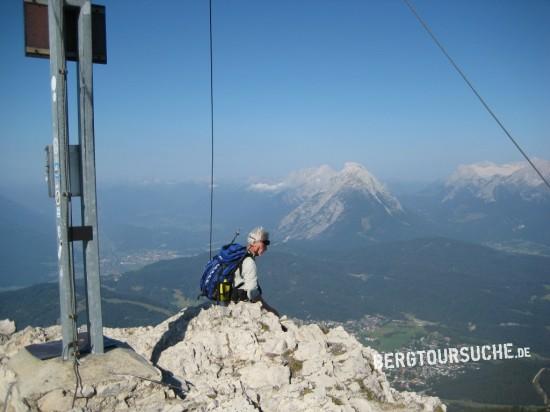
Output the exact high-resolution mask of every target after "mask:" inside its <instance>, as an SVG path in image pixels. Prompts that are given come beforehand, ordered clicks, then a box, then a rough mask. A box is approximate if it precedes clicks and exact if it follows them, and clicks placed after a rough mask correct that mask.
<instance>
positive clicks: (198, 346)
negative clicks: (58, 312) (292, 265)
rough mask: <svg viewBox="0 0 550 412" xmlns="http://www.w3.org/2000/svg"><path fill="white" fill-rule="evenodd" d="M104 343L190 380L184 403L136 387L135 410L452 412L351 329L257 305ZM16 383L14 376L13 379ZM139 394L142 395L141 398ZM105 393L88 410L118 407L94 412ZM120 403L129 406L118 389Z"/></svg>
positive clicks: (181, 318) (196, 311)
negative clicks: (394, 378) (385, 366)
mask: <svg viewBox="0 0 550 412" xmlns="http://www.w3.org/2000/svg"><path fill="white" fill-rule="evenodd" d="M29 329H30V328H29ZM40 329H41V328H36V329H30V331H35V330H40ZM57 332H59V329H57ZM26 333H27V334H29V333H31V332H29V331H27V332H26ZM40 333H42V332H40ZM40 333H39V335H40ZM105 335H107V336H109V337H112V338H115V339H119V340H123V341H125V342H127V343H128V344H129V345H130V346H132V347H133V348H134V349H135V350H136V352H137V353H139V354H140V355H142V356H144V357H145V358H146V359H148V360H150V361H152V363H153V364H156V365H157V366H158V367H159V368H161V369H162V370H163V372H164V373H163V375H164V376H165V377H166V376H167V375H168V376H170V375H172V379H174V378H175V379H176V380H179V381H180V382H182V383H183V385H182V387H183V389H184V390H185V391H186V393H185V396H184V398H183V399H179V398H176V399H174V398H175V397H174V396H173V392H172V394H171V396H170V392H169V391H167V389H166V387H163V386H161V385H158V384H154V383H152V382H142V381H140V382H133V383H132V386H133V388H131V389H132V391H131V393H130V395H131V396H133V397H134V399H133V400H132V402H133V404H132V405H133V407H131V409H132V410H170V411H172V410H173V411H176V410H182V411H183V410H193V411H238V412H241V411H242V412H245V411H257V410H262V411H266V412H267V411H286V410H292V411H319V410H323V411H372V412H375V411H388V410H395V411H438V412H441V411H445V410H446V408H445V406H444V405H442V403H441V401H440V400H439V399H438V398H434V397H426V396H420V395H417V394H416V393H412V392H398V391H396V390H394V389H393V388H391V387H390V386H389V383H388V381H387V380H386V377H385V375H384V373H383V372H381V371H378V370H377V369H376V368H375V366H374V354H375V353H376V352H375V351H374V350H373V349H371V348H368V347H367V348H366V347H363V346H362V345H361V344H360V343H359V342H358V341H357V340H356V339H355V338H353V337H352V336H350V335H349V334H348V333H347V332H345V330H344V329H343V328H341V327H338V328H334V329H322V328H320V327H319V326H317V325H316V324H309V325H304V326H297V325H296V324H295V323H294V322H293V321H291V320H288V319H285V318H283V319H281V320H280V319H279V318H277V317H276V316H274V315H273V314H271V313H269V312H266V311H264V310H262V308H261V306H260V304H259V303H258V304H250V303H239V304H230V305H229V306H228V307H223V306H212V307H209V308H207V309H205V308H203V309H201V308H190V309H187V310H184V311H182V312H180V313H178V314H176V315H175V316H173V317H171V318H169V319H167V320H166V321H164V322H162V323H161V324H159V325H157V326H156V327H145V328H125V329H107V328H106V329H105ZM41 336H42V335H41ZM48 337H50V335H48ZM18 339H20V338H17V339H11V338H10V340H9V341H8V343H7V344H6V343H5V344H4V345H2V346H1V347H0V348H2V349H0V354H2V355H1V356H4V357H6V356H8V355H6V353H7V352H6V351H5V350H4V347H8V346H9V345H11V346H9V348H10V349H9V353H13V350H14V349H15V347H16V346H17V345H16V344H15V343H14V342H16V341H17V340H18ZM10 342H11V343H10ZM6 345H7V346H6ZM1 367H2V369H1V370H0V402H1V401H2V400H1V399H4V396H5V393H6V384H5V382H8V381H9V379H6V378H4V379H2V376H6V375H7V374H9V369H8V368H7V367H6V362H4V361H2V364H1ZM132 379H134V378H132ZM14 380H16V377H13V376H11V381H14ZM134 383H136V384H138V383H139V385H141V386H139V387H138V386H137V385H134ZM84 384H86V382H84ZM146 384H148V385H149V386H145V385H146ZM109 385H114V383H112V384H109V383H105V385H104V386H106V387H105V388H103V387H102V388H101V392H102V394H103V395H105V396H106V395H108V394H109V390H110V389H109ZM120 385H121V383H120V382H119V383H118V386H116V387H120ZM73 389H74V388H73ZM70 390H71V389H68V391H69V392H68V393H70ZM139 391H141V392H143V393H142V394H140V395H142V396H138V394H137V393H136V392H139ZM99 392H100V391H99V389H98V385H95V386H94V385H91V386H89V387H88V388H87V394H88V396H89V399H88V408H89V409H88V410H114V409H118V408H119V406H120V405H119V404H117V403H114V402H113V403H111V404H109V403H106V402H104V403H103V407H102V408H99V409H94V406H92V407H90V405H96V407H97V405H98V403H97V402H96V403H93V402H94V398H96V400H97V399H99V398H100V394H99ZM61 395H63V394H61ZM61 395H60V394H59V393H57V394H56V393H52V394H48V393H47V394H43V399H42V404H40V403H38V405H48V403H47V402H48V401H49V402H57V401H59V398H60V396H61ZM63 396H65V397H66V393H65V395H63ZM63 396H61V399H63ZM117 396H118V398H123V396H122V394H121V393H120V391H118V392H117ZM48 397H51V398H53V400H50V399H49V398H48ZM107 397H108V396H107ZM115 398H116V397H115ZM118 398H116V399H118ZM148 399H149V400H150V399H153V400H156V402H157V404H156V408H155V409H147V407H152V405H153V402H149V401H148ZM140 402H142V403H140ZM143 402H144V403H143ZM116 405H119V406H116ZM126 405H128V403H127V402H126ZM143 405H145V406H143ZM111 407H112V409H110V408H111ZM163 408H164V409H163ZM15 410H17V409H15ZM37 410H40V409H37ZM44 410H55V409H44Z"/></svg>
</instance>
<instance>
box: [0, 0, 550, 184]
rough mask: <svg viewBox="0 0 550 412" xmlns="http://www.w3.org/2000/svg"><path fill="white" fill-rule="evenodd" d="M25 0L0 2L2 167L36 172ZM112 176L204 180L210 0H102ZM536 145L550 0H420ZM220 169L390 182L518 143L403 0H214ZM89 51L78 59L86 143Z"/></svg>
mask: <svg viewBox="0 0 550 412" xmlns="http://www.w3.org/2000/svg"><path fill="white" fill-rule="evenodd" d="M22 3H23V0H3V1H1V2H0V30H1V32H0V51H1V57H0V59H1V63H0V90H1V98H0V139H1V152H0V153H1V154H0V156H1V158H0V176H1V177H0V184H1V185H8V184H10V183H19V182H22V183H29V182H40V181H41V180H42V173H43V166H44V153H43V148H44V146H45V145H47V144H49V143H50V142H51V139H52V137H51V136H52V131H51V104H50V93H49V87H50V85H49V84H50V83H49V77H50V73H49V62H48V61H47V60H43V59H35V58H27V57H25V56H24V47H23V17H22V9H23V7H22ZM96 3H98V4H104V5H105V6H106V14H107V47H108V64H107V65H95V66H94V87H95V89H94V90H95V126H96V145H97V153H96V157H97V173H98V178H99V181H100V183H101V182H116V181H135V180H138V181H139V180H143V179H159V180H177V181H182V180H197V179H202V180H205V181H207V180H208V176H209V172H210V106H209V97H210V90H209V85H210V78H209V75H210V72H209V57H208V56H209V54H208V41H209V40H208V1H207V0H177V1H176V0H173V1H168V0H162V1H152V0H148V1H146V0H133V1H130V0H116V1H115V0H103V1H101V0H97V2H96ZM413 4H415V5H416V7H417V9H418V11H419V13H420V14H421V15H422V16H423V17H424V18H425V20H426V21H427V22H428V23H429V24H430V25H431V27H432V29H433V30H434V32H435V33H436V34H437V35H438V37H439V38H440V40H441V41H442V43H443V44H444V45H445V46H446V48H447V50H448V51H449V52H450V54H451V55H452V56H453V57H454V58H455V60H456V61H457V62H458V63H459V65H461V67H462V68H463V70H464V71H465V72H466V73H467V75H468V76H469V77H470V79H471V80H472V82H473V83H474V85H475V86H476V87H477V88H478V89H479V91H480V93H481V94H482V95H483V96H484V97H485V99H486V100H487V102H488V103H489V104H490V105H491V106H492V107H493V109H494V111H495V112H496V113H497V115H499V116H500V117H501V120H502V121H503V123H504V124H505V125H506V126H507V127H508V129H509V130H510V131H511V132H512V134H513V135H514V136H515V137H516V139H517V140H518V141H519V142H520V143H521V145H522V146H523V147H524V149H525V150H526V151H527V153H529V154H530V155H531V156H533V157H541V158H546V159H550V24H549V22H550V2H549V1H547V0H475V1H474V0H453V1H451V0H445V1H443V0H438V1H436V0H413ZM213 7H214V16H213V24H214V87H215V90H214V93H215V138H216V170H215V173H216V176H217V178H218V179H222V178H223V179H230V180H233V179H239V180H241V181H244V180H247V179H248V178H249V177H258V178H278V177H282V176H284V175H286V174H287V173H289V172H291V171H293V170H296V169H300V168H305V167H312V166H316V165H320V164H329V165H331V166H333V167H335V168H341V167H342V165H343V163H344V162H345V161H355V162H359V163H362V164H364V165H365V166H366V167H367V168H368V169H369V170H370V171H371V172H373V173H374V174H375V175H376V176H378V177H379V178H380V179H381V180H383V181H388V180H389V181H391V180H430V179H438V178H445V177H446V176H447V175H448V174H450V173H451V172H452V171H453V170H454V169H455V168H456V167H457V166H458V165H459V164H464V163H472V162H478V161H482V160H490V161H494V162H499V163H500V162H510V161H517V160H521V157H520V155H519V153H518V152H517V151H516V149H515V148H514V147H513V146H512V144H511V143H510V142H509V141H508V140H507V138H506V137H505V135H504V134H503V132H502V131H501V130H500V129H499V128H498V127H497V126H496V124H495V123H494V121H493V120H492V119H491V118H490V117H489V115H488V114H487V113H486V112H485V111H484V109H483V108H482V106H481V104H480V103H479V102H478V101H477V100H476V98H475V97H474V95H473V94H472V93H471V91H470V90H469V89H468V88H467V86H466V85H465V84H464V83H463V81H462V80H461V79H460V78H459V77H458V75H457V74H456V72H454V70H453V69H452V68H451V66H450V65H449V63H448V62H447V61H446V59H445V58H444V56H443V55H442V54H441V52H440V51H439V50H438V49H437V48H436V46H435V45H434V44H433V43H432V41H431V40H430V38H429V37H428V35H427V34H426V33H425V32H424V31H423V29H422V28H421V26H420V25H419V24H418V22H417V21H416V20H415V19H414V17H413V16H412V14H411V13H410V11H409V10H408V9H407V8H406V6H405V5H404V3H403V2H402V1H401V0H377V1H374V0H361V1H355V0H338V1H336V0H276V1H275V0H273V1H267V0H265V1H257V0H214V1H213ZM75 69H76V67H75V64H74V63H71V64H70V65H69V70H70V73H69V86H70V93H69V98H70V104H71V107H70V121H71V126H70V127H71V139H72V141H73V142H76V140H77V135H76V130H77V125H76V100H75V92H74V86H75V83H76V78H75Z"/></svg>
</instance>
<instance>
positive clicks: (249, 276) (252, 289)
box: [233, 256, 261, 300]
mask: <svg viewBox="0 0 550 412" xmlns="http://www.w3.org/2000/svg"><path fill="white" fill-rule="evenodd" d="M233 284H234V285H235V286H238V288H237V289H242V290H245V291H246V294H247V296H248V299H250V300H255V299H257V298H258V297H260V295H261V289H260V286H259V285H258V272H257V268H256V262H255V261H254V257H252V256H247V257H246V258H244V260H243V263H242V270H241V269H240V268H239V269H237V270H236V271H235V279H234V281H233Z"/></svg>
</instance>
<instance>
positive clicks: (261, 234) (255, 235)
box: [248, 226, 269, 245]
mask: <svg viewBox="0 0 550 412" xmlns="http://www.w3.org/2000/svg"><path fill="white" fill-rule="evenodd" d="M261 240H269V232H268V231H267V230H265V229H264V228H263V227H261V226H258V227H255V228H254V229H252V230H251V231H250V233H249V234H248V244H249V245H251V244H253V243H254V242H259V241H261Z"/></svg>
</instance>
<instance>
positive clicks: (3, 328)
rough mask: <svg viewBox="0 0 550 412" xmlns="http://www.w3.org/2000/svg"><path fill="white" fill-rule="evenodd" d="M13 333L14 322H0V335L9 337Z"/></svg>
mask: <svg viewBox="0 0 550 412" xmlns="http://www.w3.org/2000/svg"><path fill="white" fill-rule="evenodd" d="M13 333H15V322H14V321H13V320H9V319H4V320H0V335H4V336H9V335H11V334H13Z"/></svg>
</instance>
